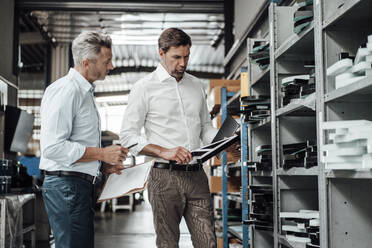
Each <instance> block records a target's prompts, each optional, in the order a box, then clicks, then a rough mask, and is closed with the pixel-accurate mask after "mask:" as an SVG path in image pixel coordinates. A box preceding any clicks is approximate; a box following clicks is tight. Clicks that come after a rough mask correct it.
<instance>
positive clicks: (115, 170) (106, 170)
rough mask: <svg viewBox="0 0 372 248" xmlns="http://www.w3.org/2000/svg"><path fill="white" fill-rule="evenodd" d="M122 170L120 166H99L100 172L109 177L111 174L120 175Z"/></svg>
mask: <svg viewBox="0 0 372 248" xmlns="http://www.w3.org/2000/svg"><path fill="white" fill-rule="evenodd" d="M123 169H124V166H123V165H122V164H116V165H110V164H107V163H102V166H101V171H102V172H103V173H104V174H106V175H110V174H112V173H116V174H118V175H120V174H121V171H122V170H123Z"/></svg>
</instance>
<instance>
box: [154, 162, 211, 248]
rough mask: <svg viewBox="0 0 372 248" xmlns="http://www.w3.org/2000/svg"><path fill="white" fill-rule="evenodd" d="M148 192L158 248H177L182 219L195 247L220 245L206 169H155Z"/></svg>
mask: <svg viewBox="0 0 372 248" xmlns="http://www.w3.org/2000/svg"><path fill="white" fill-rule="evenodd" d="M148 193H149V200H150V203H151V207H152V212H153V216H154V226H155V232H156V246H157V247H158V248H177V247H178V242H179V239H180V230H179V225H180V222H181V219H182V217H184V218H185V221H186V224H187V227H188V229H189V232H190V234H191V240H192V244H193V246H194V247H195V248H215V247H216V246H217V244H216V235H215V230H214V222H213V211H212V208H211V197H210V192H209V186H208V178H207V176H206V174H205V172H204V171H203V170H200V171H189V172H187V171H171V170H168V169H157V168H152V170H151V172H150V177H149V182H148Z"/></svg>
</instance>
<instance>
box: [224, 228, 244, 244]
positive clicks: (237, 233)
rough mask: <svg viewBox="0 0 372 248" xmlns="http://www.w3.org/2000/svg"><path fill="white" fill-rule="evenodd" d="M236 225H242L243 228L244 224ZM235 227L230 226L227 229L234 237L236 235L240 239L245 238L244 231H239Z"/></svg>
mask: <svg viewBox="0 0 372 248" xmlns="http://www.w3.org/2000/svg"><path fill="white" fill-rule="evenodd" d="M234 227H241V228H243V227H242V226H234ZM234 227H232V226H229V227H228V228H227V231H228V232H229V233H231V234H232V235H233V236H234V237H236V238H238V239H239V240H241V241H242V240H243V236H242V233H240V232H238V231H237V230H236V228H234Z"/></svg>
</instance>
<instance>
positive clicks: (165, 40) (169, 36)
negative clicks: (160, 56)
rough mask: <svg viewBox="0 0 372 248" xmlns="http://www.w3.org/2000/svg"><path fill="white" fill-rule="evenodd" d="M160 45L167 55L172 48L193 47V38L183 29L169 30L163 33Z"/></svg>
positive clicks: (159, 41)
mask: <svg viewBox="0 0 372 248" xmlns="http://www.w3.org/2000/svg"><path fill="white" fill-rule="evenodd" d="M158 45H159V48H161V49H162V50H163V52H165V53H166V52H167V51H168V50H169V48H170V47H179V46H187V45H190V46H191V38H190V36H189V35H188V34H186V33H185V32H183V31H182V30H181V29H178V28H168V29H166V30H164V31H163V33H161V35H160V37H159V40H158Z"/></svg>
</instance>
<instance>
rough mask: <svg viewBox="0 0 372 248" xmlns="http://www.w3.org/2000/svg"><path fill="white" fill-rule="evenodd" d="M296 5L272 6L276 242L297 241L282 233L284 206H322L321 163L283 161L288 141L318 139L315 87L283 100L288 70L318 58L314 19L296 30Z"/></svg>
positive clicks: (288, 208) (291, 208)
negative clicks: (299, 165)
mask: <svg viewBox="0 0 372 248" xmlns="http://www.w3.org/2000/svg"><path fill="white" fill-rule="evenodd" d="M297 8H298V7H297V6H295V5H293V6H278V5H277V4H275V3H271V4H270V7H269V19H270V55H271V59H270V81H271V134H272V141H271V144H272V157H273V189H274V247H275V248H277V247H280V248H282V247H283V248H284V247H297V245H298V244H295V243H293V242H290V241H288V240H287V239H286V236H285V235H282V231H281V225H282V220H281V219H280V218H279V213H280V212H296V211H299V210H302V209H311V210H319V204H318V173H319V170H318V167H313V168H309V169H305V168H296V167H294V168H291V169H289V170H286V169H284V168H283V167H282V165H283V162H282V161H283V151H282V146H283V145H284V144H291V143H299V142H304V141H306V140H314V141H316V140H317V118H316V112H315V105H316V104H315V102H316V95H315V94H316V93H313V94H312V95H310V96H308V97H307V98H305V99H301V100H297V101H296V102H291V103H289V104H288V105H286V106H284V107H283V106H282V104H281V101H282V94H281V91H280V88H281V80H282V79H283V78H285V77H288V76H293V75H301V74H309V69H306V68H304V62H305V61H311V60H312V61H313V60H314V22H312V23H311V24H310V25H309V26H308V27H307V28H306V29H305V30H304V31H302V32H301V33H300V34H299V35H297V34H295V33H294V32H293V26H294V25H293V14H294V12H295V11H296V10H297ZM304 130H306V132H304Z"/></svg>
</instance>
